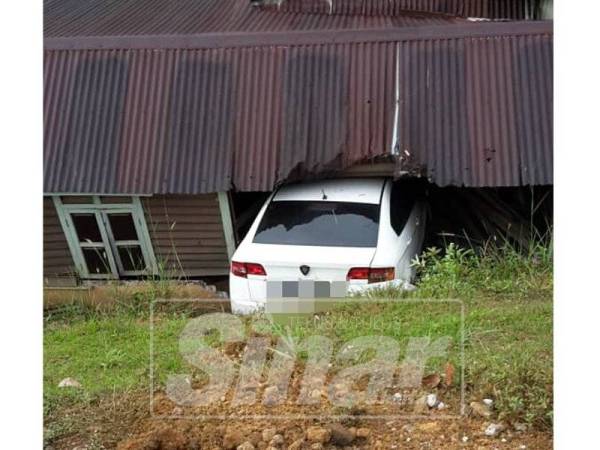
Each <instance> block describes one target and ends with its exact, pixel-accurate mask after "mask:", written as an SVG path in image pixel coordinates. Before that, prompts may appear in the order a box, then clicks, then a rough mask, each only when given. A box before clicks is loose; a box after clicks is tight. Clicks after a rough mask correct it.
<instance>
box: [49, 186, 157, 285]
mask: <svg viewBox="0 0 600 450" xmlns="http://www.w3.org/2000/svg"><path fill="white" fill-rule="evenodd" d="M63 197H66V196H64V195H63ZM88 197H91V198H92V203H71V202H69V203H64V202H63V201H62V199H61V196H60V195H54V196H52V199H53V201H54V206H55V207H56V211H57V214H58V217H59V219H60V223H61V226H62V229H63V232H64V234H65V237H66V239H67V243H68V245H69V249H70V251H71V255H72V257H73V262H74V263H75V267H76V268H77V271H78V272H79V275H80V276H81V278H84V279H117V278H120V277H121V276H142V275H155V274H157V273H158V266H157V264H156V257H155V255H154V250H153V248H152V242H151V240H150V234H149V232H148V227H147V225H146V220H145V216H144V210H143V207H142V203H141V201H140V198H139V197H137V196H123V198H130V199H131V202H125V203H121V202H119V203H102V202H101V198H100V196H98V195H94V196H88ZM113 197H114V196H113ZM78 214H81V215H93V216H94V217H95V219H96V224H97V226H98V229H99V232H100V239H99V240H97V241H95V242H92V241H90V240H86V241H81V240H80V238H79V236H78V234H77V230H76V227H75V223H74V221H73V216H74V215H78ZM111 215H130V216H131V219H132V221H133V224H134V227H135V234H136V237H137V239H127V240H116V239H115V233H114V230H113V229H112V227H111V223H110V218H111ZM135 247H139V249H140V252H141V255H142V257H143V262H144V263H145V267H144V268H133V270H132V267H128V266H127V264H126V262H125V261H123V258H122V257H121V252H120V251H119V250H120V249H124V248H125V249H126V248H135ZM89 249H93V250H94V251H97V252H102V257H105V259H106V261H107V263H108V264H107V267H105V269H107V270H106V273H100V272H97V273H94V272H90V270H89V269H88V264H87V263H86V259H85V256H84V252H86V251H88V250H89ZM130 257H131V256H130ZM130 262H131V263H132V264H133V260H132V261H130Z"/></svg>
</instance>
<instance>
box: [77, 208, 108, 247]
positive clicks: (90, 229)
mask: <svg viewBox="0 0 600 450" xmlns="http://www.w3.org/2000/svg"><path fill="white" fill-rule="evenodd" d="M71 217H72V219H73V224H74V225H75V231H77V237H78V238H79V242H102V235H101V234H100V228H98V221H97V220H96V215H95V214H71Z"/></svg>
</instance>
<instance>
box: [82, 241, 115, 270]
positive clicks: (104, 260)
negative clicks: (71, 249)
mask: <svg viewBox="0 0 600 450" xmlns="http://www.w3.org/2000/svg"><path fill="white" fill-rule="evenodd" d="M81 250H82V251H83V258H84V259H85V264H86V265H87V269H88V272H89V273H90V274H92V275H93V274H99V273H101V274H106V273H111V270H110V265H109V264H108V257H107V255H106V250H105V249H103V248H82V249H81Z"/></svg>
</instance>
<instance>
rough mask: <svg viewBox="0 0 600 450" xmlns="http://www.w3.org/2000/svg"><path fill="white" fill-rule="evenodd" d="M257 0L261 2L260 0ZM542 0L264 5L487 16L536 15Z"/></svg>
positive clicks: (287, 1)
mask: <svg viewBox="0 0 600 450" xmlns="http://www.w3.org/2000/svg"><path fill="white" fill-rule="evenodd" d="M256 3H261V2H260V1H259V0H258V1H257V2H256ZM541 3H542V1H541V0H283V1H282V2H281V4H279V5H274V4H269V3H268V2H267V4H265V5H264V6H262V7H263V8H265V9H276V10H279V11H290V12H303V13H313V14H333V15H362V16H397V15H402V14H404V13H405V12H407V11H412V12H414V11H419V12H428V13H442V14H449V15H453V16H460V17H479V18H488V19H513V20H524V19H534V18H537V16H538V15H539V13H540V6H541Z"/></svg>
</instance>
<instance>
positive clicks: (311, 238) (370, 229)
mask: <svg viewBox="0 0 600 450" xmlns="http://www.w3.org/2000/svg"><path fill="white" fill-rule="evenodd" d="M378 229H379V205H373V204H367V203H348V202H324V201H275V202H271V203H270V204H269V206H268V207H267V210H266V212H265V215H264V216H263V218H262V220H261V222H260V224H259V226H258V229H257V231H256V234H255V235H254V242H256V243H258V244H282V245H318V246H326V247H376V246H377V232H378Z"/></svg>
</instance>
